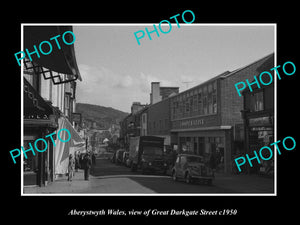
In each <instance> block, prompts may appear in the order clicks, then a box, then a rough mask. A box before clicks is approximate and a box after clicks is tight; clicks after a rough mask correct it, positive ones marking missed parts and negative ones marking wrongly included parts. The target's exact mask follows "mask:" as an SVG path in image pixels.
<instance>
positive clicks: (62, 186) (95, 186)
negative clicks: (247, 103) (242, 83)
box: [24, 157, 273, 194]
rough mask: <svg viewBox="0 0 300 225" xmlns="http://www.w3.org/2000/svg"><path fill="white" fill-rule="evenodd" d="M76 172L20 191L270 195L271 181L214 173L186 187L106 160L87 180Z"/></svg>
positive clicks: (158, 175)
mask: <svg viewBox="0 0 300 225" xmlns="http://www.w3.org/2000/svg"><path fill="white" fill-rule="evenodd" d="M83 177H84V176H83V170H79V171H78V172H77V173H76V174H75V177H74V179H73V181H72V182H68V181H67V179H66V177H62V178H60V179H58V180H56V181H55V182H53V183H51V184H49V185H48V186H45V187H34V188H28V187H25V188H24V193H25V194H27V193H28V194H30V193H66V194H68V193H72V194H76V193H78V194H85V193H86V194H90V193H93V194H206V193H207V194H229V193H230V194H239V193H273V179H271V178H263V177H259V176H257V175H239V176H237V175H236V176H234V175H221V174H216V177H215V180H214V181H213V184H212V185H211V186H209V185H205V184H197V183H196V184H186V183H185V182H183V181H173V180H172V178H171V177H170V176H169V175H161V174H155V175H154V174H147V175H145V174H142V173H141V172H140V171H137V172H131V171H130V168H127V167H125V166H123V165H117V164H114V163H112V162H111V161H110V160H109V159H107V158H99V157H98V158H97V159H96V166H95V167H94V170H93V171H92V173H91V175H90V179H89V181H85V180H84V179H83Z"/></svg>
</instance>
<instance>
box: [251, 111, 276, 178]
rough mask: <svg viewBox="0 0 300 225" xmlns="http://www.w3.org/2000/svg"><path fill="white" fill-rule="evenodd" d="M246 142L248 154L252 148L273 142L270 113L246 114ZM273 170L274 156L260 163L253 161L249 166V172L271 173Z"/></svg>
mask: <svg viewBox="0 0 300 225" xmlns="http://www.w3.org/2000/svg"><path fill="white" fill-rule="evenodd" d="M246 124H247V125H246V135H247V136H246V144H247V147H248V148H247V150H248V152H249V153H248V154H249V155H250V154H251V152H253V151H254V150H258V149H261V148H262V147H264V146H269V145H270V144H271V143H273V142H274V116H273V115H272V113H266V112H265V113H262V114H261V115H255V114H252V115H251V113H250V114H248V115H247V117H246ZM273 171H274V158H272V159H270V160H268V161H262V162H261V163H260V164H258V163H253V167H251V168H249V172H250V173H260V174H264V175H272V174H273Z"/></svg>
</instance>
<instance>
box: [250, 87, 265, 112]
mask: <svg viewBox="0 0 300 225" xmlns="http://www.w3.org/2000/svg"><path fill="white" fill-rule="evenodd" d="M263 100H264V99H263V92H262V91H260V92H257V93H251V94H250V111H251V112H257V111H261V110H264V101H263Z"/></svg>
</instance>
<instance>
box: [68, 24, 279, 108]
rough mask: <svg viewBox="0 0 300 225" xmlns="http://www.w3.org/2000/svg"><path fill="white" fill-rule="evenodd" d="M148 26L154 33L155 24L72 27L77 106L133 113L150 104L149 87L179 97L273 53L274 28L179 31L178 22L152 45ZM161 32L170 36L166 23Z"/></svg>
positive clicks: (184, 28) (201, 27) (192, 27)
mask: <svg viewBox="0 0 300 225" xmlns="http://www.w3.org/2000/svg"><path fill="white" fill-rule="evenodd" d="M145 27H147V28H148V30H149V31H152V30H153V29H154V28H153V24H141V25H140V24H127V25H120V24H119V25H116V24H99V26H95V25H93V26H88V25H84V26H83V25H80V26H78V25H74V26H73V32H74V34H75V36H76V41H75V43H74V46H75V54H76V60H77V64H78V67H79V71H80V73H81V76H82V81H78V82H77V90H76V91H77V92H76V101H77V102H80V103H90V104H95V105H101V106H105V107H112V108H115V109H118V110H121V111H124V112H130V107H131V104H132V102H141V103H142V104H146V103H149V102H150V87H151V82H160V85H161V86H175V87H179V88H180V89H179V90H180V92H181V91H184V90H186V89H187V88H191V87H194V86H196V85H198V84H201V83H202V82H204V81H206V80H209V79H210V78H213V77H215V76H217V75H219V74H221V73H223V72H225V71H228V70H229V71H233V70H235V69H238V68H240V67H243V66H245V65H248V64H250V63H252V62H254V61H256V60H258V59H260V58H263V57H264V56H266V55H268V54H270V53H273V52H274V51H275V50H274V42H275V40H274V32H275V29H274V26H273V25H260V24H258V25H255V26H253V25H252V26H250V25H242V26H241V25H232V24H231V25H226V26H224V25H223V26H220V25H216V24H215V25H213V26H208V25H207V24H206V25H203V24H193V23H192V24H180V28H178V27H177V24H176V23H175V24H172V28H171V31H170V32H169V33H165V34H164V33H161V32H160V31H159V29H158V32H159V37H158V36H157V34H156V33H155V32H154V33H151V37H152V40H150V39H149V38H148V36H147V34H146V31H145ZM162 29H163V30H164V31H167V30H168V29H169V26H168V24H167V25H166V26H162ZM139 30H143V31H144V32H145V36H144V38H142V39H140V45H138V43H137V40H136V38H135V36H134V33H135V32H137V31H139ZM255 75H256V74H253V76H255ZM233 88H234V87H233Z"/></svg>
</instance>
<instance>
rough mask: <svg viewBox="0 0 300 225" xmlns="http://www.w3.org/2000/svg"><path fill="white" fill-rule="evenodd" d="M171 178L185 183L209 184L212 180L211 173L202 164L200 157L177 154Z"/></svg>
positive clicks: (210, 170) (209, 169)
mask: <svg viewBox="0 0 300 225" xmlns="http://www.w3.org/2000/svg"><path fill="white" fill-rule="evenodd" d="M172 178H173V180H174V181H176V180H178V179H183V180H185V182H186V183H192V182H193V181H202V182H204V183H207V184H211V183H212V180H213V179H214V175H213V171H212V169H211V168H209V167H208V166H207V165H205V164H204V162H203V157H202V156H197V155H189V154H179V155H178V156H177V158H176V162H175V165H174V167H173V169H172Z"/></svg>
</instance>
